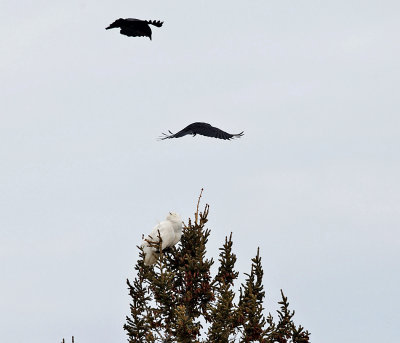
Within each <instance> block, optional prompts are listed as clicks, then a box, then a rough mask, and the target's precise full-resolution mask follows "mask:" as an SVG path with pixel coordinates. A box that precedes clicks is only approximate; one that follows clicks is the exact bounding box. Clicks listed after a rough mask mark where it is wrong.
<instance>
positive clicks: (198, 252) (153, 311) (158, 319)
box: [124, 193, 310, 343]
mask: <svg viewBox="0 0 400 343" xmlns="http://www.w3.org/2000/svg"><path fill="white" fill-rule="evenodd" d="M200 199H201V193H200V197H199V199H198V202H197V209H196V213H195V215H194V221H192V220H191V219H189V220H188V224H187V225H184V228H183V235H182V238H181V242H180V245H179V246H174V247H172V248H168V249H166V250H164V251H161V240H160V243H157V245H158V249H159V251H160V257H159V259H158V261H157V262H156V264H155V265H152V266H146V265H145V264H144V260H143V259H144V256H143V251H141V252H140V258H139V260H138V262H137V263H136V266H135V270H136V278H135V279H134V281H133V282H130V281H129V280H127V284H128V289H129V295H130V297H131V305H130V316H127V318H126V324H125V325H124V329H125V330H126V332H127V335H128V340H129V342H130V343H137V342H165V343H167V342H178V343H192V342H194V343H196V342H198V343H200V342H209V343H212V342H213V343H216V342H218V343H219V342H221V343H229V342H266V343H275V342H278V343H308V342H309V335H310V334H309V333H308V331H304V328H303V327H301V326H298V327H296V326H295V324H294V323H293V319H292V318H293V315H294V311H292V312H291V311H290V310H289V303H288V302H287V298H286V297H285V296H284V294H283V292H282V301H281V302H280V303H279V304H280V305H281V309H280V310H279V311H278V322H277V323H275V322H274V319H273V317H272V315H271V314H269V315H268V317H267V318H265V316H264V309H263V300H264V297H265V292H264V287H263V284H262V278H263V269H262V266H261V257H260V252H259V249H258V250H257V255H256V257H255V258H253V259H252V265H251V270H250V273H249V274H245V275H246V276H247V278H246V280H245V282H244V284H242V286H241V288H240V292H239V299H238V300H237V303H235V292H234V291H233V286H234V282H235V280H236V279H237V278H238V275H239V273H238V272H236V271H235V270H234V267H235V262H236V255H235V254H234V253H233V252H232V245H233V242H232V233H231V234H230V236H229V237H226V238H225V244H224V245H223V247H222V248H220V254H219V259H218V262H219V267H218V272H217V274H216V275H215V277H214V278H212V276H211V272H210V269H211V266H212V265H213V263H214V261H213V259H208V258H207V257H206V244H207V242H208V237H209V236H210V230H209V229H206V228H205V224H206V223H207V217H208V213H209V206H208V205H206V206H205V209H204V211H203V212H199V204H200ZM139 249H141V248H140V247H139ZM203 326H204V327H203Z"/></svg>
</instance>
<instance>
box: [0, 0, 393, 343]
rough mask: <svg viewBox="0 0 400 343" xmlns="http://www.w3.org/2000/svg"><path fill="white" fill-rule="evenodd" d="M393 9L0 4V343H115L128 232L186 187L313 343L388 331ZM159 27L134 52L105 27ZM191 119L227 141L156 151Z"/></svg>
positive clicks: (133, 44) (128, 41)
mask: <svg viewBox="0 0 400 343" xmlns="http://www.w3.org/2000/svg"><path fill="white" fill-rule="evenodd" d="M399 11H400V5H399V2H398V1H365V0H364V1H352V0H350V1H349V0H346V1H344V0H337V1H330V2H322V1H285V0H283V1H265V0H263V1H258V0H254V1H250V2H249V1H246V2H245V1H241V2H238V1H236V2H235V1H233V2H232V1H226V0H221V1H197V2H192V1H174V0H170V1H165V0H162V1H161V0H159V1H140V2H139V1H132V0H130V1H128V0H120V1H94V0H87V1H84V0H82V1H77V0H70V1H62V2H60V1H44V0H38V1H35V2H32V1H26V0H20V1H11V0H2V1H1V3H0V13H1V23H0V25H1V30H0V41H1V45H2V49H1V50H2V51H1V54H0V72H1V83H0V97H1V101H0V106H1V112H0V116H1V122H0V124H1V125H0V275H1V282H0V294H1V296H0V323H1V325H0V337H1V340H2V341H4V342H29V343H47V342H48V343H51V342H60V341H61V339H62V337H65V338H68V339H69V340H70V336H72V335H75V337H76V340H75V342H77V343H90V342H100V343H103V342H104V343H107V342H124V341H125V340H126V337H125V332H124V331H123V329H122V326H123V324H124V323H125V316H126V315H127V314H128V313H129V301H130V298H129V297H128V294H127V289H126V285H125V279H126V278H127V277H129V278H133V277H134V270H133V266H134V264H135V262H136V259H137V256H138V251H137V249H136V248H135V246H136V245H137V244H139V243H140V240H141V235H142V233H148V232H149V231H150V230H151V229H152V227H153V226H154V225H155V224H157V222H158V221H159V220H163V219H164V218H165V216H166V214H167V213H168V211H172V210H173V211H176V212H178V213H180V214H181V215H182V217H183V218H184V219H185V221H186V220H187V218H188V217H191V216H193V213H194V210H195V204H196V201H197V196H198V194H199V192H200V189H201V187H204V188H205V191H204V198H203V199H204V202H203V205H204V204H205V202H207V203H209V204H210V206H211V208H210V215H209V218H210V221H209V223H208V227H209V228H210V229H211V230H212V231H211V237H210V241H209V245H208V253H209V257H214V258H215V257H216V256H217V253H218V248H219V247H220V246H221V245H222V243H223V241H224V237H225V236H226V235H229V233H230V232H231V231H232V232H233V240H234V251H235V253H236V254H237V256H238V262H237V266H236V269H237V270H238V271H240V272H241V274H240V280H243V272H248V271H249V266H250V259H251V258H252V257H253V256H254V255H255V254H256V249H257V246H260V249H261V250H260V251H261V256H262V261H263V266H264V271H265V278H264V285H265V287H266V291H267V292H266V294H267V301H266V307H267V311H266V312H268V311H271V312H273V311H275V309H277V308H278V305H277V304H276V302H277V301H278V300H279V290H280V289H281V288H282V289H283V290H284V292H285V294H286V295H287V296H288V298H289V302H290V304H291V308H292V309H295V310H296V315H295V322H296V323H297V324H301V325H303V326H305V328H306V329H308V330H310V331H311V333H312V336H311V338H312V342H315V343H317V342H324V343H337V342H363V343H367V342H371V343H372V342H394V341H396V339H397V338H398V326H399V321H400V315H399V307H400V297H399V294H398V290H399V289H400V273H399V269H400V267H399V258H400V232H399V226H400V225H399V224H400V216H399V215H400V182H399V175H400V156H399V148H400V135H399V129H400V120H399V109H400V104H399V102H400V100H399V81H400V67H399V61H400V48H399V32H400V21H399ZM119 17H124V18H125V17H133V18H141V19H154V20H163V21H165V23H164V26H163V27H162V28H160V29H159V28H155V27H154V28H153V41H150V40H149V39H147V38H128V37H126V36H122V35H120V34H119V33H118V31H117V30H108V31H106V30H105V29H104V28H105V27H106V26H108V25H109V24H110V23H111V22H113V21H114V20H115V19H117V18H119ZM194 121H205V122H209V123H211V124H212V125H215V126H217V127H220V128H222V129H224V130H225V131H228V132H231V133H237V132H240V131H243V130H244V131H245V136H244V137H243V138H241V139H238V140H234V141H229V142H225V141H219V140H216V139H211V138H206V137H199V136H196V137H195V138H192V137H190V136H186V137H184V138H181V139H176V140H168V141H161V142H160V141H157V140H156V138H157V137H158V135H159V134H160V133H161V132H163V131H166V130H168V129H170V130H171V131H173V132H176V131H178V130H180V129H182V128H183V127H185V126H186V125H188V124H190V123H191V122H194Z"/></svg>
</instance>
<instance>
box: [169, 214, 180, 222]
mask: <svg viewBox="0 0 400 343" xmlns="http://www.w3.org/2000/svg"><path fill="white" fill-rule="evenodd" d="M167 220H169V221H171V222H175V223H181V222H182V219H181V216H180V215H179V214H178V213H175V212H169V213H168V215H167Z"/></svg>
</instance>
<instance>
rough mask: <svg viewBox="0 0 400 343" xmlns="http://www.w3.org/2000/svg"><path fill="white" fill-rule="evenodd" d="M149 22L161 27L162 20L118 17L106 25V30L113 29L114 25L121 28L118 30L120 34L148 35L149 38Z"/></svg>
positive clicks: (130, 35) (132, 35)
mask: <svg viewBox="0 0 400 343" xmlns="http://www.w3.org/2000/svg"><path fill="white" fill-rule="evenodd" d="M149 24H151V25H154V26H157V27H161V26H162V24H163V22H162V21H159V20H158V21H157V20H140V19H133V18H127V19H122V18H119V19H117V20H116V21H114V22H113V23H112V24H110V26H108V27H106V30H109V29H114V28H116V27H119V28H121V30H120V31H119V32H120V33H121V35H125V36H129V37H149V38H150V40H151V28H150V26H149Z"/></svg>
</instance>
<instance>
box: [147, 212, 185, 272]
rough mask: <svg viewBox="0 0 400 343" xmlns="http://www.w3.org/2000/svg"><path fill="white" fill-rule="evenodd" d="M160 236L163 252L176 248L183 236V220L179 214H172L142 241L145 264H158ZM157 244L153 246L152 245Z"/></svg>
mask: <svg viewBox="0 0 400 343" xmlns="http://www.w3.org/2000/svg"><path fill="white" fill-rule="evenodd" d="M159 235H160V237H161V241H162V245H161V247H162V250H164V249H166V248H168V247H172V246H174V245H175V244H176V243H178V242H179V241H180V239H181V236H182V219H181V217H180V216H179V214H177V213H173V212H170V213H169V214H168V215H167V218H166V220H163V221H162V222H161V223H159V224H157V225H156V226H155V227H154V229H153V230H152V231H151V233H150V234H149V235H148V236H147V237H145V238H144V239H143V241H142V244H141V247H142V248H143V252H144V264H145V265H152V264H154V263H156V261H157V258H158V256H159V255H160V253H159V247H158V245H157V243H159ZM149 242H154V243H155V244H154V245H153V244H152V243H149Z"/></svg>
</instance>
